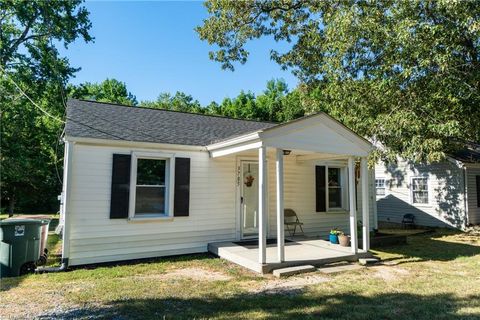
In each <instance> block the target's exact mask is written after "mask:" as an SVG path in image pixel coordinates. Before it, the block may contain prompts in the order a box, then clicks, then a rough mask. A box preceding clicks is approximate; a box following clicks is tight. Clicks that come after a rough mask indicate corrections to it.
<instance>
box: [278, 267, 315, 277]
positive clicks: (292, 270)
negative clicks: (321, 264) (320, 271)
mask: <svg viewBox="0 0 480 320" xmlns="http://www.w3.org/2000/svg"><path fill="white" fill-rule="evenodd" d="M315 270H316V268H315V267H314V266H311V265H305V266H297V267H289V268H282V269H276V270H273V275H274V276H275V277H277V278H283V277H288V276H293V275H294V274H300V273H306V272H312V271H315Z"/></svg>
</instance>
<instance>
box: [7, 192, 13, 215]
mask: <svg viewBox="0 0 480 320" xmlns="http://www.w3.org/2000/svg"><path fill="white" fill-rule="evenodd" d="M14 209H15V196H14V195H12V196H11V197H10V200H9V201H8V217H9V218H10V217H13V211H14Z"/></svg>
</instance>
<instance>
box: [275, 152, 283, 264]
mask: <svg viewBox="0 0 480 320" xmlns="http://www.w3.org/2000/svg"><path fill="white" fill-rule="evenodd" d="M276 170H277V171H276V176H277V253H278V262H283V261H285V235H284V232H285V229H284V228H285V226H284V217H283V216H284V212H283V150H282V149H277V161H276Z"/></svg>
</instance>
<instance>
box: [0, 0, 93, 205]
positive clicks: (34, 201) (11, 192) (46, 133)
mask: <svg viewBox="0 0 480 320" xmlns="http://www.w3.org/2000/svg"><path fill="white" fill-rule="evenodd" d="M81 3H82V1H79V0H72V1H48V2H47V1H18V0H3V1H0V108H1V115H0V116H1V133H0V134H1V156H0V158H1V159H0V160H1V162H0V174H1V177H0V183H1V198H2V207H3V206H7V207H8V211H9V212H10V213H13V211H14V210H15V206H16V207H17V208H18V210H22V211H41V210H54V209H55V207H58V202H57V201H56V195H57V194H58V192H59V191H60V182H59V179H58V178H57V170H56V168H57V167H58V166H61V159H59V156H58V155H59V154H61V150H60V149H61V148H60V147H59V145H58V138H59V135H60V133H61V131H62V128H63V115H64V112H65V108H64V97H65V95H64V88H65V85H66V83H67V80H68V79H69V77H71V76H72V75H73V74H74V72H75V71H76V69H74V68H72V67H70V65H69V63H68V60H67V59H66V58H64V57H61V56H60V55H59V53H58V51H57V49H56V47H55V45H54V43H55V44H56V45H63V46H68V45H69V44H70V43H72V42H73V41H74V40H75V39H77V38H82V39H83V40H84V41H86V42H89V41H91V40H92V37H91V36H90V34H89V29H90V27H91V24H90V21H89V19H88V12H87V10H86V9H85V7H83V6H82V5H81ZM27 96H28V98H27ZM32 101H33V102H35V103H32Z"/></svg>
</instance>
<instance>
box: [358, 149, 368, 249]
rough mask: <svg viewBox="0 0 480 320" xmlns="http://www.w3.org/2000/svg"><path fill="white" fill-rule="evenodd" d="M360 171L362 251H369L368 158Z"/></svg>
mask: <svg viewBox="0 0 480 320" xmlns="http://www.w3.org/2000/svg"><path fill="white" fill-rule="evenodd" d="M360 170H361V172H360V179H361V180H362V222H363V226H362V236H363V246H362V249H363V250H365V251H368V250H370V215H369V211H370V210H369V209H370V206H369V203H368V199H369V196H370V192H369V183H368V162H367V158H366V157H364V158H362V160H361V162H360Z"/></svg>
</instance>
